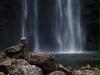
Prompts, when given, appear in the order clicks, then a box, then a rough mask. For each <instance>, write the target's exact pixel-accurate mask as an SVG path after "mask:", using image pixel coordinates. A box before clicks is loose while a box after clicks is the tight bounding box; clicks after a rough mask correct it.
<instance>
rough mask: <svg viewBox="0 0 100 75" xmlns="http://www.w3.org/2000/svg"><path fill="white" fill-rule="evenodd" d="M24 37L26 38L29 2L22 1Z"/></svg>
mask: <svg viewBox="0 0 100 75" xmlns="http://www.w3.org/2000/svg"><path fill="white" fill-rule="evenodd" d="M21 21H22V23H21V24H22V34H21V35H22V36H26V22H27V0H22V20H21Z"/></svg>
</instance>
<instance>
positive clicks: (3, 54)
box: [0, 52, 6, 62]
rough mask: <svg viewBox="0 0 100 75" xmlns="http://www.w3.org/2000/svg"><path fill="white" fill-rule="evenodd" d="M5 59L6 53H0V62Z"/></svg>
mask: <svg viewBox="0 0 100 75" xmlns="http://www.w3.org/2000/svg"><path fill="white" fill-rule="evenodd" d="M5 58H6V53H5V52H1V53H0V62H2V61H4V60H5Z"/></svg>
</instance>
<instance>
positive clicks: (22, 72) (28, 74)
mask: <svg viewBox="0 0 100 75" xmlns="http://www.w3.org/2000/svg"><path fill="white" fill-rule="evenodd" d="M10 75H43V72H42V69H41V68H39V67H37V66H35V65H26V66H19V67H17V68H16V69H15V70H14V71H12V72H11V73H10Z"/></svg>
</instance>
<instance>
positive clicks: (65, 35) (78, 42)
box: [55, 0, 82, 52]
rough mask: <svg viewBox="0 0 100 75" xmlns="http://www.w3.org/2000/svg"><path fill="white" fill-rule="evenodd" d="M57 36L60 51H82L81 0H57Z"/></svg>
mask: <svg viewBox="0 0 100 75" xmlns="http://www.w3.org/2000/svg"><path fill="white" fill-rule="evenodd" d="M56 3H57V4H56V13H57V16H56V34H55V35H56V38H57V41H58V43H59V46H60V47H59V52H81V51H82V29H81V25H80V3H79V0H75V1H74V0H56Z"/></svg>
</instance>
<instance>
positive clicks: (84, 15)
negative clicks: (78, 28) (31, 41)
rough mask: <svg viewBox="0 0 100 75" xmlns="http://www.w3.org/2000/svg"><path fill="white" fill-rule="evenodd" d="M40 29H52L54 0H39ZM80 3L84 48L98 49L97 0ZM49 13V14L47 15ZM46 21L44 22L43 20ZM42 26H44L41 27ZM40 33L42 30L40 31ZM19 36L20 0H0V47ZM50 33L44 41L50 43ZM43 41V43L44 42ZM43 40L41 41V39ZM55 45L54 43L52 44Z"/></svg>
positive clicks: (4, 46) (7, 44)
mask: <svg viewBox="0 0 100 75" xmlns="http://www.w3.org/2000/svg"><path fill="white" fill-rule="evenodd" d="M28 1H31V0H28ZM52 2H53V3H52ZM39 3H40V4H41V6H39V12H41V13H40V15H39V16H40V17H41V18H39V20H40V22H41V23H43V22H44V23H43V25H40V26H39V27H40V28H41V30H40V31H42V30H43V32H45V34H47V33H46V32H47V31H48V29H49V30H50V29H52V28H53V26H50V25H52V23H51V22H53V21H51V20H50V19H49V20H48V18H51V17H50V16H51V14H53V12H52V11H53V10H52V9H51V7H52V6H53V5H54V0H45V1H44V0H39ZM80 5H81V24H82V26H83V30H84V34H85V35H86V37H85V40H86V42H85V48H86V49H90V50H95V49H96V50H98V49H99V0H80ZM31 13H32V12H31ZM48 15H49V16H48ZM45 21H46V22H45ZM39 24H40V23H39ZM43 26H44V27H43ZM43 28H46V29H47V30H44V29H43ZM41 34H42V32H41ZM20 36H21V0H10V1H9V0H0V49H4V48H6V47H9V46H11V45H13V44H16V42H17V41H18V39H19V37H20ZM48 39H51V40H52V37H50V35H47V37H46V39H45V41H46V42H48V46H49V44H50V45H51V41H50V40H49V41H47V40H48ZM45 41H44V43H45ZM41 42H43V41H41ZM54 46H55V45H54Z"/></svg>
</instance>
